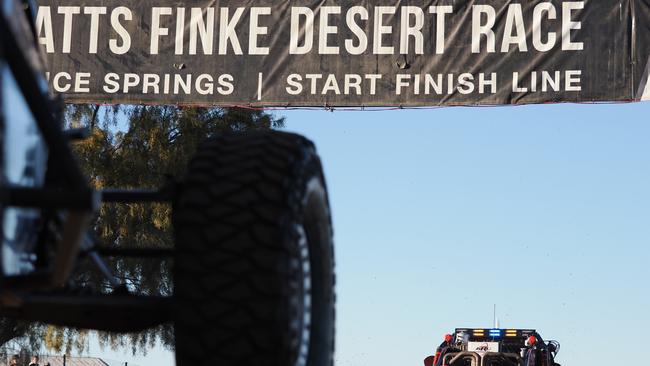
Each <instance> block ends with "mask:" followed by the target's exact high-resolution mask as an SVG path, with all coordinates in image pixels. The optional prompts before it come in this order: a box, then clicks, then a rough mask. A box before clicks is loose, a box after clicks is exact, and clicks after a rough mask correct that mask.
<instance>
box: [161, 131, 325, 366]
mask: <svg viewBox="0 0 650 366" xmlns="http://www.w3.org/2000/svg"><path fill="white" fill-rule="evenodd" d="M173 224H174V231H175V237H176V253H177V254H176V257H175V261H174V297H175V311H174V321H175V337H176V364H177V365H178V366H207V365H209V366H230V365H241V366H265V365H268V366H303V365H309V366H331V365H332V364H333V349H334V301H335V298H334V253H333V245H332V227H331V219H330V212H329V203H328V198H327V191H326V187H325V181H324V178H323V173H322V168H321V165H320V161H319V158H318V156H317V155H316V152H315V148H314V145H313V144H312V143H311V142H310V141H309V140H307V139H305V138H303V137H301V136H299V135H295V134H290V133H281V132H276V131H267V132H254V133H246V134H243V133H241V134H227V135H223V136H219V137H216V138H213V139H211V140H209V141H207V142H206V143H205V144H204V145H203V146H202V147H200V148H199V151H198V152H197V154H196V156H195V157H194V159H193V160H192V161H191V162H190V164H189V167H188V172H187V175H186V177H185V179H184V181H183V182H182V183H181V185H180V187H179V191H178V195H177V198H176V199H175V203H174V213H173Z"/></svg>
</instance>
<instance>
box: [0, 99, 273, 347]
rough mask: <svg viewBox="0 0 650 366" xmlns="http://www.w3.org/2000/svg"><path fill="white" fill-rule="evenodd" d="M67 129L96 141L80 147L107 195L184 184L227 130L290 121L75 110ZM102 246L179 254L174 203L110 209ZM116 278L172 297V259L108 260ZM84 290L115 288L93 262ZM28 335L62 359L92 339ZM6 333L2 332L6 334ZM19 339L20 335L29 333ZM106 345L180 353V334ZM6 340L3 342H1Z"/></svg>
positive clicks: (120, 338) (153, 109) (101, 230)
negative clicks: (199, 151)
mask: <svg viewBox="0 0 650 366" xmlns="http://www.w3.org/2000/svg"><path fill="white" fill-rule="evenodd" d="M65 116H66V126H68V127H88V128H90V132H91V133H90V137H89V138H87V139H85V140H83V141H80V142H77V143H75V144H74V145H73V150H74V152H75V154H76V155H77V158H78V159H79V163H80V165H81V166H82V168H83V170H84V172H85V173H86V175H87V177H88V179H89V182H90V184H91V185H92V186H93V187H95V188H96V189H103V188H109V187H110V188H151V189H157V188H160V187H162V186H164V185H165V184H166V183H167V182H168V181H169V179H172V178H171V177H181V176H182V175H183V173H184V172H185V169H186V165H187V162H188V161H189V159H190V158H191V156H192V154H193V153H194V151H195V150H196V148H197V146H198V145H199V144H200V143H201V142H202V141H203V140H205V139H206V138H208V137H210V136H212V135H214V134H218V133H223V132H227V131H248V130H257V129H269V128H281V127H282V126H283V124H284V120H283V119H281V118H279V119H278V118H275V117H273V116H272V115H270V114H268V113H266V112H264V111H260V110H246V109H219V108H194V107H193V108H184V107H177V106H130V107H99V106H93V105H69V106H67V108H66V111H65ZM94 235H95V237H96V239H97V241H98V243H100V245H104V246H111V247H128V248H152V247H157V248H158V247H162V248H171V247H173V245H174V244H173V239H172V233H171V207H170V205H168V204H159V203H156V204H120V205H117V204H104V205H102V207H101V209H100V212H99V215H98V217H97V220H96V222H95V225H94ZM106 260H107V262H108V264H109V265H110V267H112V269H113V271H114V273H115V275H116V277H118V278H119V279H121V280H122V281H123V282H124V283H126V284H127V286H128V288H129V289H130V290H131V291H134V292H137V293H140V294H148V295H170V294H171V293H172V288H171V273H170V270H171V268H170V266H171V263H169V262H168V261H166V260H161V259H134V258H122V259H119V258H107V259H106ZM74 280H75V282H76V284H77V285H78V286H82V287H85V288H92V289H94V290H96V291H100V292H110V291H112V288H111V287H110V285H109V283H108V282H107V281H106V279H105V278H103V277H102V276H101V274H100V273H98V272H97V271H96V270H94V268H93V266H92V265H91V264H90V263H82V267H81V270H80V271H79V272H78V273H77V274H76V277H75V278H74ZM31 327H32V328H30V329H27V328H25V329H22V330H21V332H22V333H23V334H37V333H38V334H39V335H40V336H41V337H42V341H43V345H44V346H45V347H46V348H47V349H49V350H51V351H55V352H57V353H58V352H66V353H70V352H72V351H83V350H84V347H85V344H86V343H87V337H88V333H87V332H85V331H79V330H72V329H66V328H59V327H53V326H40V325H31ZM0 328H1V327H0ZM21 332H18V331H17V332H16V334H18V333H21ZM98 337H99V340H100V344H102V345H103V346H108V347H111V348H124V347H128V346H130V347H131V349H132V351H133V352H134V353H136V352H146V349H147V348H150V347H151V346H153V345H155V344H156V343H158V344H161V345H163V346H165V347H167V348H172V347H173V329H172V327H171V326H170V325H163V326H160V327H157V328H155V329H152V330H150V331H147V332H142V333H137V334H127V335H120V334H110V333H99V334H98ZM1 341H2V339H0V342H1Z"/></svg>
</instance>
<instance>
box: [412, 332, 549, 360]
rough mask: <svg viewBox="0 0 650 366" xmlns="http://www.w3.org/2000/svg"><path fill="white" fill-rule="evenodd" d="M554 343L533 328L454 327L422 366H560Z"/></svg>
mask: <svg viewBox="0 0 650 366" xmlns="http://www.w3.org/2000/svg"><path fill="white" fill-rule="evenodd" d="M559 351H560V343H559V342H557V341H544V340H543V339H542V337H541V336H540V335H539V333H537V331H536V330H534V329H498V328H492V329H483V328H457V329H456V330H455V331H454V333H453V334H447V335H446V336H445V342H443V343H442V344H441V345H440V347H438V349H437V350H436V354H435V355H432V356H429V357H427V358H425V359H424V365H425V366H560V365H559V364H558V363H556V362H555V357H556V356H557V354H558V352H559Z"/></svg>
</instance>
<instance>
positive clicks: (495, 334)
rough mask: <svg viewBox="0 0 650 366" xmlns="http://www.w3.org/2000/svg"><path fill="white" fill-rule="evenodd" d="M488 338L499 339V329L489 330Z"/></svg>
mask: <svg viewBox="0 0 650 366" xmlns="http://www.w3.org/2000/svg"><path fill="white" fill-rule="evenodd" d="M490 337H501V329H490Z"/></svg>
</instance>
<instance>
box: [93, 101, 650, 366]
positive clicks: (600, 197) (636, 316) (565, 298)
mask: <svg viewBox="0 0 650 366" xmlns="http://www.w3.org/2000/svg"><path fill="white" fill-rule="evenodd" d="M278 114H279V115H283V116H286V118H287V126H286V130H287V131H294V132H298V133H301V134H304V135H306V136H307V137H309V138H310V139H312V140H313V141H314V142H315V143H316V145H317V148H318V150H319V153H320V155H321V157H322V160H323V163H324V169H325V173H326V178H327V183H328V186H329V192H330V199H331V206H332V210H333V218H334V230H335V240H336V260H337V275H338V288H337V292H338V307H337V311H338V313H337V350H336V364H337V365H339V366H407V365H421V362H422V359H423V358H424V357H425V356H427V355H429V354H431V353H432V352H433V350H434V349H435V347H436V346H437V345H438V344H439V343H440V341H441V340H442V335H443V334H444V333H446V332H450V331H452V330H453V328H455V327H481V326H484V327H489V326H491V324H492V306H493V304H496V306H497V315H498V318H499V320H500V322H501V326H502V327H531V328H536V329H537V330H538V331H539V332H540V333H541V335H542V336H543V337H544V338H547V339H556V340H558V341H560V343H561V344H562V349H561V352H560V354H559V358H558V362H560V363H562V364H563V365H565V366H566V365H570V366H583V365H584V366H587V365H588V366H609V365H612V364H631V363H632V360H636V358H635V357H634V356H633V355H627V354H626V353H625V352H622V351H624V347H622V346H623V344H629V345H631V346H634V345H638V344H640V343H642V341H639V340H637V338H644V336H645V330H646V329H650V317H649V316H647V314H646V311H647V309H650V295H649V294H648V286H647V281H648V279H649V278H650V269H648V268H649V262H650V245H648V244H649V242H650V123H649V118H648V115H650V104H649V103H638V104H618V105H572V104H566V105H543V106H525V107H498V108H444V109H436V110H400V111H392V112H333V113H332V112H326V111H284V112H281V113H278ZM93 348H94V350H93ZM632 348H634V347H632ZM124 353H128V351H124ZM91 354H102V355H105V356H106V357H109V358H113V359H124V360H131V362H130V363H133V364H138V365H141V366H149V365H151V366H154V365H155V366H166V365H173V355H171V354H170V353H166V352H161V351H160V350H157V349H154V350H151V351H150V353H149V356H147V357H146V358H141V357H137V358H132V357H131V356H128V355H125V354H121V352H117V353H116V352H112V351H104V352H99V350H98V349H97V348H96V347H91Z"/></svg>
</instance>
